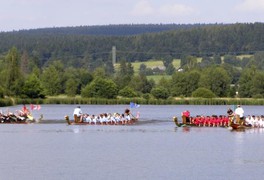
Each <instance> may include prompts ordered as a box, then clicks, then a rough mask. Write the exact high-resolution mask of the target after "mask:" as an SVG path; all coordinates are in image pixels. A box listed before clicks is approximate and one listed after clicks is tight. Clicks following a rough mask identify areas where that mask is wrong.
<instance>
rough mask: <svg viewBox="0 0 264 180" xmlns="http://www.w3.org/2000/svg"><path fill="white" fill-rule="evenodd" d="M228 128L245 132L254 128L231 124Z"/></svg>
mask: <svg viewBox="0 0 264 180" xmlns="http://www.w3.org/2000/svg"><path fill="white" fill-rule="evenodd" d="M230 127H232V129H233V130H246V129H252V128H254V127H253V126H252V125H241V124H237V123H232V124H231V125H230Z"/></svg>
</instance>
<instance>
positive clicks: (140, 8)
mask: <svg viewBox="0 0 264 180" xmlns="http://www.w3.org/2000/svg"><path fill="white" fill-rule="evenodd" d="M153 12H154V9H153V7H152V6H151V4H150V3H149V2H148V1H145V0H143V1H140V2H138V3H137V4H136V5H135V7H134V9H133V10H132V13H131V14H133V15H135V16H145V15H151V14H152V13H153Z"/></svg>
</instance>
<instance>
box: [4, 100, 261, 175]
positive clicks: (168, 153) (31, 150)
mask: <svg viewBox="0 0 264 180" xmlns="http://www.w3.org/2000/svg"><path fill="white" fill-rule="evenodd" d="M21 107H22V106H14V107H4V108H1V109H2V111H4V112H5V111H7V110H10V111H15V110H17V109H20V108H21ZM81 107H82V110H83V112H88V113H90V114H98V113H101V112H120V113H121V112H123V111H124V109H125V108H128V106H125V105H114V106H112V105H104V106H102V105H81ZM74 108H75V106H74V105H42V108H41V110H40V111H34V112H33V114H34V116H35V117H38V116H39V115H40V114H43V115H44V122H43V123H40V124H28V125H22V124H21V125H15V124H13V125H11V124H0V147H1V148H0V179H1V180H2V179H3V180H17V179H20V180H21V179H22V180H28V179H38V180H39V179H40V180H41V179H43V180H44V179H45V180H46V179H51V180H53V179H54V180H75V179H76V180H77V179H81V180H82V179H99V180H101V179H102V180H105V179H115V180H123V179H128V180H130V179H131V180H134V179H142V180H143V179H144V180H145V179H151V180H152V179H162V180H164V179H173V180H174V179H201V180H204V179H250V180H251V179H263V175H264V171H263V168H264V130H263V129H251V130H246V131H244V132H236V131H231V130H229V129H227V128H205V127H203V128H197V127H193V128H176V127H175V125H174V123H173V122H172V117H173V116H178V117H180V114H181V112H182V111H183V110H186V109H188V110H190V112H191V114H192V115H196V114H203V115H212V114H217V115H220V114H225V113H226V110H227V108H228V106H191V105H188V106H185V105H182V106H179V105H168V106H153V105H142V106H141V107H140V108H137V109H132V113H133V114H136V113H137V112H140V121H139V123H138V124H135V125H132V126H68V125H66V123H64V121H63V119H64V116H65V115H70V116H71V117H72V112H73V109H74ZM231 108H232V107H231ZM243 108H244V110H245V115H247V114H255V115H261V114H264V111H263V110H264V107H263V106H243Z"/></svg>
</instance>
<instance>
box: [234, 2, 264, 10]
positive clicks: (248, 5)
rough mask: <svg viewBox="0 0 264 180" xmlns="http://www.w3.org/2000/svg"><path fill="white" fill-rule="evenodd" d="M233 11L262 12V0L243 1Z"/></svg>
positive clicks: (263, 4)
mask: <svg viewBox="0 0 264 180" xmlns="http://www.w3.org/2000/svg"><path fill="white" fill-rule="evenodd" d="M235 9H236V10H238V11H249V12H252V11H253V12H256V11H257V12H263V11H264V0H244V1H243V2H242V3H241V4H239V5H237V6H236V8H235Z"/></svg>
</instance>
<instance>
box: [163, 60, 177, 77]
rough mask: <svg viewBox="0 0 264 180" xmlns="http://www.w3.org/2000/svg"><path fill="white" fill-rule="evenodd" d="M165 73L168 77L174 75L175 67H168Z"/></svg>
mask: <svg viewBox="0 0 264 180" xmlns="http://www.w3.org/2000/svg"><path fill="white" fill-rule="evenodd" d="M165 72H166V74H167V75H172V74H173V73H174V72H175V67H174V66H173V64H172V63H170V64H169V65H168V67H167V68H166V71H165Z"/></svg>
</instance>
